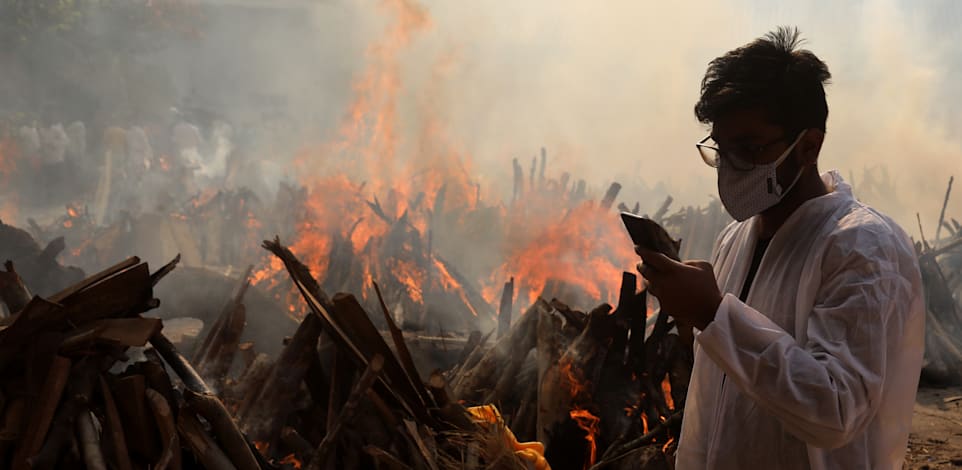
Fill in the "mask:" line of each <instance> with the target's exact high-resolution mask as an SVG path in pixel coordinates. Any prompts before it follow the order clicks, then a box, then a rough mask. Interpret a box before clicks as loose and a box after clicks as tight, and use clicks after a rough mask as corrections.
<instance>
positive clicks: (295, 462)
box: [278, 454, 303, 468]
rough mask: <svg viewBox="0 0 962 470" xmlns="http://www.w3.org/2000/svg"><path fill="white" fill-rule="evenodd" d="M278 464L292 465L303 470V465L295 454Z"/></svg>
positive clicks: (286, 456) (287, 456)
mask: <svg viewBox="0 0 962 470" xmlns="http://www.w3.org/2000/svg"><path fill="white" fill-rule="evenodd" d="M278 463H281V464H288V465H292V466H294V468H301V466H302V465H303V464H302V463H301V461H300V460H298V458H297V457H296V456H295V455H294V454H287V455H285V456H284V458H283V459H281V460H280V461H279V462H278Z"/></svg>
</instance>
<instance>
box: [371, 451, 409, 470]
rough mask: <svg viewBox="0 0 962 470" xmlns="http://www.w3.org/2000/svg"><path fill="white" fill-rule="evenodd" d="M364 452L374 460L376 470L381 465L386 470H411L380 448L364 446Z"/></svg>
mask: <svg viewBox="0 0 962 470" xmlns="http://www.w3.org/2000/svg"><path fill="white" fill-rule="evenodd" d="M364 452H365V453H366V454H368V455H370V456H371V458H373V459H374V462H375V463H376V464H377V468H382V467H381V466H382V465H383V468H385V469H387V470H411V467H409V466H408V465H407V464H405V463H404V462H402V461H401V460H400V459H399V458H397V457H395V456H394V455H392V454H391V453H389V452H388V451H386V450H384V449H381V448H380V447H376V446H372V445H366V446H364Z"/></svg>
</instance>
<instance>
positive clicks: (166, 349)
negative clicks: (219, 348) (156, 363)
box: [150, 333, 212, 394]
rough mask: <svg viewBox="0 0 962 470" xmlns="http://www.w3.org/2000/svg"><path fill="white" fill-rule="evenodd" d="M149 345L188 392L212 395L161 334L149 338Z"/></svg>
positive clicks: (185, 359) (188, 363) (186, 361)
mask: <svg viewBox="0 0 962 470" xmlns="http://www.w3.org/2000/svg"><path fill="white" fill-rule="evenodd" d="M150 345H151V346H153V347H154V349H156V350H157V352H158V353H160V357H162V358H164V362H166V363H167V364H168V365H169V366H170V368H171V369H173V370H174V372H175V373H176V374H177V376H178V377H180V380H181V381H182V382H183V383H184V386H185V387H187V389H188V390H192V391H194V392H197V393H203V394H209V393H212V392H211V389H210V387H208V386H207V383H205V382H204V379H202V378H201V377H200V374H198V373H197V371H196V370H194V366H192V365H191V364H190V361H188V360H187V358H186V357H184V355H183V354H181V353H180V351H178V350H177V347H176V346H174V343H171V342H170V340H169V339H167V337H166V336H164V334H163V333H156V334H154V335H153V336H151V337H150Z"/></svg>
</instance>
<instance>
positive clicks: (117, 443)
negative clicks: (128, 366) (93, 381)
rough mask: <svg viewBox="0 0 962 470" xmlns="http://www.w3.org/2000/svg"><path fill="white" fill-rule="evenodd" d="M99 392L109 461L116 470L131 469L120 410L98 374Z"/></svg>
mask: <svg viewBox="0 0 962 470" xmlns="http://www.w3.org/2000/svg"><path fill="white" fill-rule="evenodd" d="M100 393H101V396H102V397H103V403H104V417H105V422H104V423H103V424H104V435H105V436H109V439H106V441H107V445H108V450H109V451H110V456H111V457H112V458H111V459H110V461H111V462H112V463H113V464H114V465H116V466H117V469H118V470H131V469H132V468H133V467H132V465H131V463H130V454H129V453H128V452H127V438H126V437H124V428H123V424H122V422H121V420H120V411H118V410H117V404H116V403H115V402H114V397H113V393H112V392H111V391H110V387H108V386H107V381H106V380H104V378H103V376H100Z"/></svg>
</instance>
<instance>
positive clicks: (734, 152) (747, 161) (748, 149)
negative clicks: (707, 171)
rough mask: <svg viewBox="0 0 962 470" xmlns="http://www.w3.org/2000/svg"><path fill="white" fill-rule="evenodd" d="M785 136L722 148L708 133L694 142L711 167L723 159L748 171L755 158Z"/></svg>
mask: <svg viewBox="0 0 962 470" xmlns="http://www.w3.org/2000/svg"><path fill="white" fill-rule="evenodd" d="M787 137H788V136H787V135H783V136H781V137H779V138H777V139H775V140H773V141H771V142H768V143H766V144H761V145H744V144H743V145H734V146H731V147H730V148H726V149H724V150H722V149H721V148H720V147H719V145H718V143H717V142H715V140H714V139H712V137H711V135H710V134H709V135H707V136H705V138H704V139H701V141H699V142H698V143H697V144H695V147H697V148H698V153H700V154H701V159H702V160H704V161H705V164H707V165H708V166H710V167H712V168H718V165H719V164H721V160H722V159H725V160H726V161H727V162H728V163H730V164H731V166H732V168H734V169H736V170H739V171H749V170H752V169H754V168H755V160H757V159H758V157H760V156H761V155H762V154H763V153H764V152H765V150H767V149H768V148H769V147H771V146H772V145H775V144H777V143H779V142H782V141H784V140H785V139H786V138H787Z"/></svg>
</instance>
